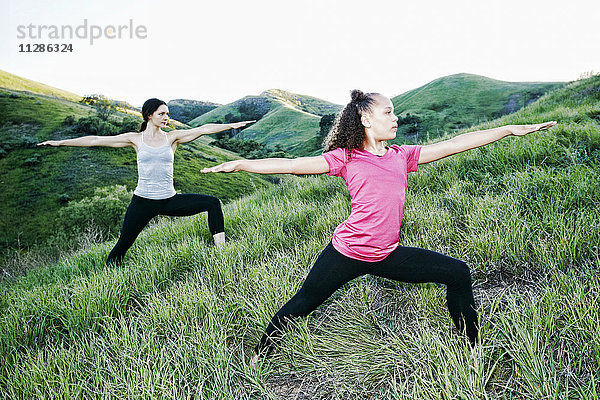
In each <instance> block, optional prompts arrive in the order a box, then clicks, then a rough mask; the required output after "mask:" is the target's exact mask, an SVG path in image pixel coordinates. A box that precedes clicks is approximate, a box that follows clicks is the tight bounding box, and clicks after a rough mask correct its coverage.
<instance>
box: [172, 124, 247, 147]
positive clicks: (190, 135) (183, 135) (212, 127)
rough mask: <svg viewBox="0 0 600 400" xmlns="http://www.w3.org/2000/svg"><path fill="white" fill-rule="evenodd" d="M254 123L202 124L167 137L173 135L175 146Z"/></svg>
mask: <svg viewBox="0 0 600 400" xmlns="http://www.w3.org/2000/svg"><path fill="white" fill-rule="evenodd" d="M253 122H256V121H242V122H233V123H231V124H204V125H202V126H199V127H197V128H192V129H182V130H175V131H171V132H169V135H174V136H175V140H174V141H173V142H174V143H175V144H180V143H187V142H191V141H192V140H196V139H198V138H199V137H200V136H202V135H210V134H212V133H217V132H222V131H226V130H228V129H239V128H242V127H244V126H246V125H248V124H251V123H253Z"/></svg>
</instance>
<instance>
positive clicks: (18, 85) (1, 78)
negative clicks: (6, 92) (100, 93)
mask: <svg viewBox="0 0 600 400" xmlns="http://www.w3.org/2000/svg"><path fill="white" fill-rule="evenodd" d="M0 87H2V88H6V89H11V90H15V91H24V92H32V93H37V94H42V95H46V96H50V97H56V98H60V99H64V100H68V101H71V102H75V103H76V102H78V101H79V100H81V96H79V95H77V94H74V93H70V92H67V91H65V90H61V89H57V88H54V87H52V86H48V85H44V84H43V83H39V82H35V81H32V80H29V79H25V78H21V77H20V76H17V75H13V74H9V73H8V72H5V71H0Z"/></svg>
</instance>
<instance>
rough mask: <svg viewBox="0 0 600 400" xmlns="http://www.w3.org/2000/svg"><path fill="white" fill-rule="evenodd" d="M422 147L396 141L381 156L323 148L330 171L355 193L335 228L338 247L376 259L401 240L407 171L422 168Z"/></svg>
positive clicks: (349, 254) (346, 252)
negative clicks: (344, 214)
mask: <svg viewBox="0 0 600 400" xmlns="http://www.w3.org/2000/svg"><path fill="white" fill-rule="evenodd" d="M348 153H350V155H351V159H350V161H348ZM420 153H421V146H406V145H405V146H398V145H393V146H391V147H389V148H388V151H387V153H385V154H384V155H383V156H376V155H375V154H372V153H369V152H368V151H366V150H356V149H355V150H351V151H349V150H346V149H342V148H338V149H335V150H332V151H329V152H327V153H323V157H325V160H327V163H328V164H329V169H330V170H329V172H328V173H327V175H333V176H341V177H342V178H344V181H345V182H346V185H347V186H348V191H349V192H350V197H351V198H352V201H351V203H350V205H351V207H352V212H351V213H350V216H349V217H348V219H347V220H346V221H344V222H342V223H341V224H340V225H339V226H338V227H337V228H336V230H335V232H334V234H333V239H332V244H333V247H335V248H336V250H337V251H339V252H340V253H342V254H343V255H345V256H347V257H350V258H354V259H357V260H361V261H369V262H376V261H381V260H383V259H384V258H386V257H387V256H388V255H389V254H390V253H391V252H392V251H393V250H394V249H395V248H396V247H397V246H398V236H399V235H400V224H402V215H403V214H404V196H405V194H406V187H407V179H406V178H407V174H408V172H413V171H417V170H418V169H419V164H418V161H419V154H420Z"/></svg>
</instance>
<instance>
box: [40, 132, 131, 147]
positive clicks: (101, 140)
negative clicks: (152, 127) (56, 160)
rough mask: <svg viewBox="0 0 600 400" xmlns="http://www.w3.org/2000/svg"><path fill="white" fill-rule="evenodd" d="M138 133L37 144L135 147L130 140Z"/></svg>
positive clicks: (83, 137)
mask: <svg viewBox="0 0 600 400" xmlns="http://www.w3.org/2000/svg"><path fill="white" fill-rule="evenodd" d="M138 135H139V133H136V132H128V133H122V134H120V135H115V136H82V137H78V138H75V139H65V140H46V141H45V142H42V143H38V144H37V145H38V146H77V147H89V146H106V147H127V146H132V147H135V144H134V142H133V140H132V138H133V137H134V136H138Z"/></svg>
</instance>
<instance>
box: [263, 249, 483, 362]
mask: <svg viewBox="0 0 600 400" xmlns="http://www.w3.org/2000/svg"><path fill="white" fill-rule="evenodd" d="M364 274H372V275H376V276H380V277H382V278H388V279H393V280H396V281H401V282H410V283H424V282H436V283H442V284H445V285H446V286H447V294H446V300H447V302H448V310H449V311H450V316H451V317H452V320H453V321H454V324H455V325H456V327H457V328H458V330H459V332H463V331H466V334H467V336H468V338H469V340H470V342H471V344H472V345H473V344H475V341H476V340H477V331H478V328H477V313H476V312H475V300H474V299H473V289H472V287H471V273H470V272H469V267H468V266H467V265H466V264H465V263H464V262H462V261H460V260H457V259H455V258H452V257H448V256H445V255H443V254H439V253H436V252H434V251H431V250H424V249H419V248H414V247H397V248H396V249H395V250H394V251H393V252H392V253H391V254H390V255H389V256H387V257H386V258H385V259H384V260H382V261H378V262H374V263H371V262H366V261H359V260H355V259H353V258H349V257H346V256H344V255H343V254H341V253H340V252H338V251H337V250H336V249H335V248H334V247H333V245H332V244H331V243H329V245H328V246H327V247H326V248H325V249H324V250H323V251H322V252H321V254H320V255H319V257H318V258H317V261H316V262H315V265H314V266H313V267H312V269H311V270H310V272H309V273H308V276H307V277H306V280H305V281H304V284H302V287H301V288H300V290H299V291H298V293H296V294H295V295H294V297H292V298H291V300H290V301H288V302H287V303H286V304H285V305H284V306H283V307H281V309H280V310H279V311H277V314H275V316H274V317H273V319H272V320H271V323H270V324H269V326H267V329H266V332H265V334H264V335H263V337H262V338H261V340H260V343H259V344H258V346H257V347H256V349H255V351H256V352H257V353H260V352H263V351H264V352H267V353H268V352H269V351H270V350H271V349H272V345H273V339H275V338H276V337H277V336H278V335H279V332H280V330H281V329H282V328H283V327H284V325H285V324H286V321H287V320H289V319H291V318H293V317H303V316H306V315H308V314H309V313H310V312H311V311H313V310H314V309H316V308H317V307H318V306H319V305H320V304H322V303H323V302H324V301H325V300H327V298H329V296H331V295H332V294H333V293H334V292H335V291H336V290H338V289H339V288H340V287H342V285H344V284H345V283H347V282H349V281H351V280H352V279H354V278H357V277H359V276H361V275H364Z"/></svg>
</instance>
